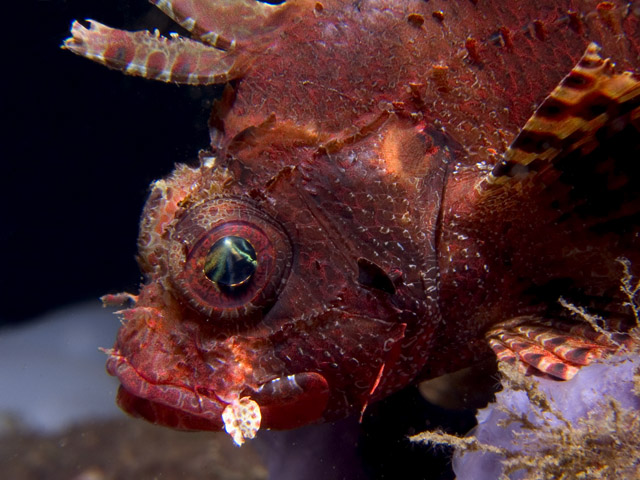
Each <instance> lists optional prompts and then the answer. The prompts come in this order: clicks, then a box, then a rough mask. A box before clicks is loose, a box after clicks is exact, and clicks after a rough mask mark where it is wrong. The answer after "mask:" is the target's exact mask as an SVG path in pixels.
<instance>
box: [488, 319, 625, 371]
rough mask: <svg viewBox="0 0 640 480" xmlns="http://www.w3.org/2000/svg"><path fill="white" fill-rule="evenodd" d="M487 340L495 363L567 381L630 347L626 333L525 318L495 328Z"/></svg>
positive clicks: (511, 320) (489, 333)
mask: <svg viewBox="0 0 640 480" xmlns="http://www.w3.org/2000/svg"><path fill="white" fill-rule="evenodd" d="M487 340H488V341H489V345H490V346H491V348H492V350H493V351H494V352H495V354H496V356H497V357H498V361H499V362H507V363H518V364H519V366H520V367H521V368H524V370H525V371H526V372H527V373H538V374H547V375H550V376H552V377H554V378H556V379H560V380H569V379H571V378H573V376H574V375H575V374H576V373H578V371H579V370H580V367H583V366H585V365H589V364H590V363H592V362H593V361H594V360H597V359H599V358H603V357H605V356H606V355H608V354H610V353H613V352H615V351H617V350H618V349H620V348H622V347H625V348H630V346H631V345H632V344H633V341H632V340H631V339H630V337H629V336H627V335H626V334H621V333H616V334H611V335H604V334H601V333H598V332H595V331H594V330H592V329H591V328H590V327H589V326H588V325H583V324H580V325H572V324H568V323H566V322H565V321H553V320H546V319H542V318H538V317H528V316H526V317H518V318H514V319H510V320H508V321H506V322H502V323H500V324H498V325H496V326H495V327H493V328H492V329H491V330H490V331H489V332H488V333H487Z"/></svg>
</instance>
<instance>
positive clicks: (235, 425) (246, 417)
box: [222, 397, 262, 446]
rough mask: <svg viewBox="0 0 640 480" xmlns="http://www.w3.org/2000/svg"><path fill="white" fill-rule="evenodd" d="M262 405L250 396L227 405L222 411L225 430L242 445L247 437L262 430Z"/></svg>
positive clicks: (251, 436) (253, 435) (236, 442)
mask: <svg viewBox="0 0 640 480" xmlns="http://www.w3.org/2000/svg"><path fill="white" fill-rule="evenodd" d="M261 419H262V415H261V414H260V407H259V406H258V404H257V403H256V402H254V401H253V400H251V399H250V398H249V397H244V398H241V399H240V400H236V401H234V402H233V403H230V404H229V405H227V406H226V408H225V409H224V411H223V412H222V421H223V422H224V429H225V431H226V432H227V433H228V434H229V435H231V438H233V441H234V442H235V444H236V445H238V446H240V445H242V444H243V443H244V440H245V439H246V438H253V437H255V436H256V433H258V430H260V420H261Z"/></svg>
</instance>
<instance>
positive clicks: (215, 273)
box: [203, 235, 258, 289]
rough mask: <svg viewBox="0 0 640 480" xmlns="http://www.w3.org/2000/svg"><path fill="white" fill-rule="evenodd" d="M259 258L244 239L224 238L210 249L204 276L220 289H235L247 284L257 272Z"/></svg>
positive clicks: (205, 263)
mask: <svg viewBox="0 0 640 480" xmlns="http://www.w3.org/2000/svg"><path fill="white" fill-rule="evenodd" d="M257 267H258V258H257V256H256V251H255V249H254V248H253V246H252V245H251V244H250V243H249V241H248V240H247V239H245V238H242V237H236V236H233V235H232V236H227V237H222V238H221V239H219V240H218V241H217V242H216V243H214V244H213V246H212V247H211V248H210V249H209V253H207V256H206V258H205V262H204V269H203V271H204V274H205V275H206V276H207V278H208V279H209V280H211V281H212V282H213V283H215V284H217V285H218V286H220V287H223V288H228V289H234V288H237V287H240V286H242V285H243V284H245V283H246V282H247V281H248V280H249V279H250V278H251V276H252V275H253V274H254V272H255V271H256V268H257Z"/></svg>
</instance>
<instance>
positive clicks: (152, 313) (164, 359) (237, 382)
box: [108, 129, 437, 430]
mask: <svg viewBox="0 0 640 480" xmlns="http://www.w3.org/2000/svg"><path fill="white" fill-rule="evenodd" d="M383 130H384V129H383ZM375 140H376V139H375V138H372V139H371V142H374V141H375ZM293 143H295V145H296V146H295V147H294V146H292V144H291V143H290V144H289V145H288V146H287V149H288V150H287V149H284V150H287V151H286V152H285V151H284V150H283V147H282V145H280V147H277V148H276V146H274V144H272V143H265V144H262V146H261V147H260V148H259V149H257V147H253V146H252V147H251V148H249V147H247V144H246V142H245V143H244V144H243V145H244V146H243V147H242V148H240V147H237V148H236V151H235V152H233V154H228V155H227V156H226V157H224V158H222V157H217V158H215V159H214V158H213V157H206V156H203V158H201V165H200V166H199V167H195V168H191V167H186V166H180V167H178V168H177V169H176V171H175V172H174V174H173V175H172V176H171V177H170V178H168V179H165V180H160V181H157V182H155V184H154V185H153V187H152V191H151V194H150V197H149V200H148V201H147V205H146V207H145V210H144V213H143V217H142V222H141V232H140V238H139V263H140V265H141V267H142V270H143V272H144V274H145V283H144V285H143V286H142V288H141V292H140V295H139V296H138V297H137V300H136V303H135V305H134V306H133V307H132V308H130V309H128V310H125V311H124V312H123V318H124V322H123V326H122V328H121V329H120V333H119V335H118V338H117V341H116V345H115V347H114V349H113V351H112V353H111V355H110V358H109V361H108V371H109V372H110V373H111V374H112V375H115V376H117V377H118V378H119V380H120V381H121V384H122V387H121V389H120V393H119V404H120V405H121V406H122V407H123V408H124V409H125V410H126V411H128V412H130V413H133V414H134V415H139V416H142V417H144V418H147V419H148V420H151V421H153V422H155V423H160V424H165V425H169V426H172V427H175V428H185V429H198V430H218V429H221V428H222V427H223V421H222V413H223V412H224V410H225V408H227V407H228V406H229V405H233V404H234V402H238V401H239V400H240V399H244V398H249V399H251V400H252V401H253V402H255V404H257V406H258V407H259V409H260V413H261V416H262V426H263V427H265V428H275V429H286V428H293V427H297V426H299V425H303V424H307V423H312V422H319V421H325V420H333V419H336V418H341V417H343V416H345V415H347V414H349V413H354V412H359V411H362V410H363V409H364V408H365V407H366V405H367V404H368V403H369V402H370V401H371V400H375V399H377V398H380V397H381V396H384V395H386V394H388V393H390V392H392V391H395V390H398V389H400V388H402V387H403V386H404V385H406V384H407V383H408V382H409V381H410V380H411V379H412V377H413V376H415V374H416V373H417V372H418V371H419V369H420V367H421V362H422V361H423V360H424V357H425V355H422V356H419V359H418V360H417V361H415V360H413V356H412V361H407V360H405V361H404V364H403V360H401V358H402V357H403V355H401V353H405V354H406V353H407V352H408V351H409V350H406V351H404V352H403V348H404V347H403V342H404V341H405V340H406V336H407V331H408V330H410V331H412V332H416V331H417V330H418V329H419V328H420V322H419V320H420V319H421V318H424V317H425V315H426V313H427V309H428V308H427V304H428V300H427V299H426V293H425V283H424V279H425V272H424V271H423V270H421V268H418V267H417V266H418V265H421V263H420V261H419V260H420V259H423V260H424V259H425V255H426V253H427V252H428V248H427V245H428V244H429V243H430V242H429V235H427V234H425V233H424V231H423V230H422V228H423V227H424V225H421V226H419V227H418V226H417V225H415V224H416V223H417V222H415V221H414V224H412V223H411V222H410V221H408V218H409V217H410V216H411V215H414V214H416V215H417V214H418V213H417V212H413V211H412V210H411V208H412V206H411V204H410V202H408V201H403V199H405V198H407V195H404V196H403V194H402V192H398V191H394V189H397V188H400V187H399V185H401V182H395V183H394V184H395V185H396V186H395V187H393V186H390V185H389V184H388V182H387V181H386V180H388V179H387V176H388V172H387V171H386V170H385V169H384V168H383V167H384V165H377V166H376V165H373V164H372V162H373V161H374V159H377V158H378V157H377V156H376V155H375V151H373V152H372V151H371V148H373V146H372V145H368V146H367V145H360V144H358V146H357V147H349V148H345V149H344V150H341V151H340V152H334V153H333V154H329V153H327V152H326V151H324V150H323V149H321V148H319V147H318V146H317V145H315V144H314V145H312V146H310V145H304V144H303V145H302V146H300V142H298V143H296V142H293ZM302 143H304V142H302ZM309 143H313V142H309ZM365 143H366V142H365ZM356 149H358V151H356ZM276 150H278V151H279V153H280V157H279V158H280V160H274V158H273V156H274V152H275V151H276ZM367 152H369V153H367ZM367 155H368V156H367ZM267 157H269V158H267ZM267 160H269V161H267ZM376 161H378V160H376ZM376 178H378V180H376ZM394 178H396V177H394ZM383 180H385V181H384V182H383ZM372 181H373V182H374V185H379V190H377V191H376V189H375V187H371V182H372ZM376 181H377V182H378V183H376ZM360 182H363V183H364V182H366V183H367V184H369V187H368V188H362V185H361V184H360ZM354 192H355V193H354ZM434 204H437V202H435V201H434ZM426 210H428V209H424V208H423V209H417V211H419V214H420V215H423V214H424V212H425V211H426ZM433 211H434V212H435V211H437V208H436V207H434V208H433ZM431 243H432V242H431ZM434 261H435V259H434ZM425 263H427V264H428V261H427V260H424V261H423V262H422V265H423V266H424V264H425ZM411 265H413V266H411ZM429 328H430V327H429ZM429 328H422V330H421V332H420V338H421V339H423V338H424V339H428V338H429V332H430V329H429ZM421 341H422V340H421ZM421 341H419V342H417V341H415V340H413V341H411V342H410V343H411V348H415V347H416V346H417V345H420V344H421ZM405 356H406V355H405ZM407 358H409V357H407Z"/></svg>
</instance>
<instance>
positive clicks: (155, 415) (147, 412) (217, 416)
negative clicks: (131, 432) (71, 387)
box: [107, 354, 228, 431]
mask: <svg viewBox="0 0 640 480" xmlns="http://www.w3.org/2000/svg"><path fill="white" fill-rule="evenodd" d="M107 372H108V373H109V374H110V375H112V376H114V377H116V378H118V380H119V381H120V384H121V385H120V387H119V388H118V394H117V397H116V402H117V403H118V406H119V407H120V408H121V409H122V410H124V411H125V412H127V413H128V414H130V415H132V416H134V417H141V418H144V419H145V420H147V421H149V422H151V423H155V424H159V425H164V426H167V427H171V428H175V429H178V430H213V431H217V430H222V429H223V428H224V424H223V422H222V412H223V410H224V408H225V407H226V406H227V405H228V403H227V402H224V401H222V400H221V399H220V398H218V397H217V396H215V395H213V397H212V396H211V392H207V394H200V393H197V392H195V391H194V390H193V389H190V388H187V387H184V386H180V385H173V384H155V383H153V382H150V381H149V380H148V379H147V378H145V376H144V375H143V374H141V373H140V372H139V371H138V370H136V368H135V367H134V366H133V365H131V363H130V362H129V360H128V359H127V358H126V357H124V356H120V355H117V354H110V355H109V359H108V360H107Z"/></svg>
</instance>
